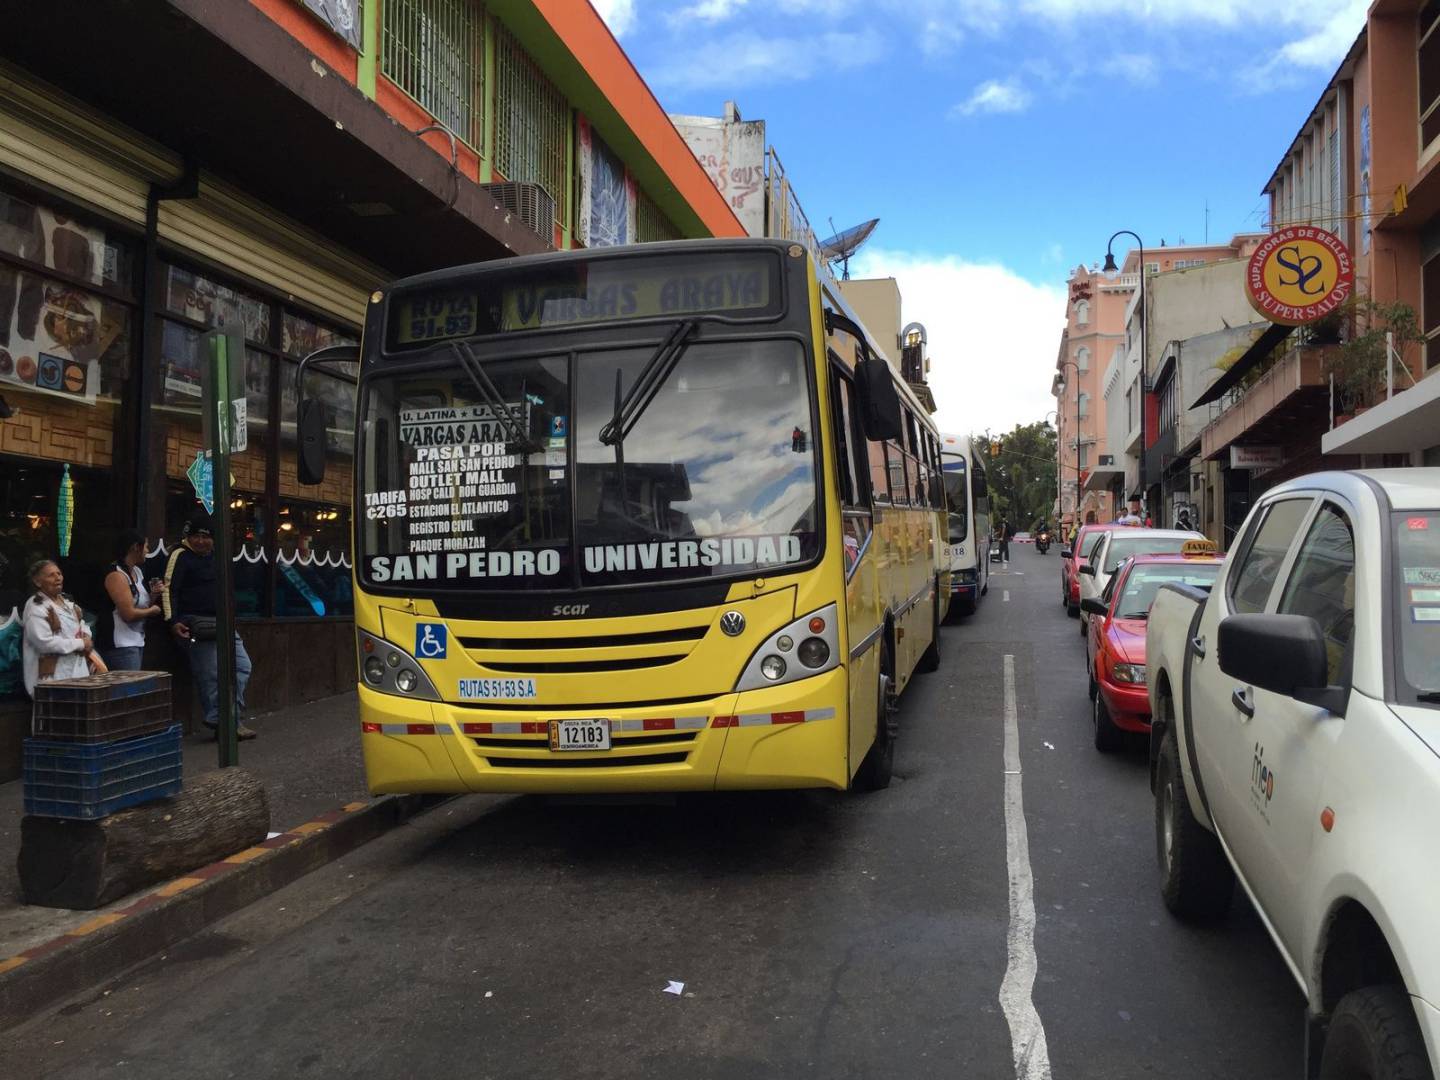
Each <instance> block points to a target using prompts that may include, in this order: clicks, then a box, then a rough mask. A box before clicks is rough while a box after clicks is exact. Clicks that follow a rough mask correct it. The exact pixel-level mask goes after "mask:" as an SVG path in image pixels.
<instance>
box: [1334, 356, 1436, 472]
mask: <svg viewBox="0 0 1440 1080" xmlns="http://www.w3.org/2000/svg"><path fill="white" fill-rule="evenodd" d="M1437 445H1440V376H1435V375H1431V376H1430V377H1429V378H1426V379H1421V380H1420V383H1419V384H1418V385H1417V386H1412V387H1410V388H1409V389H1408V390H1404V391H1402V392H1401V393H1398V394H1396V395H1395V396H1394V397H1393V398H1391V399H1390V400H1389V401H1382V402H1381V403H1380V404H1379V405H1376V406H1375V407H1374V408H1373V409H1370V410H1369V411H1367V412H1365V413H1362V414H1361V415H1360V416H1357V417H1355V419H1353V420H1350V421H1348V422H1346V423H1344V424H1341V425H1340V426H1339V427H1337V428H1336V429H1335V430H1333V431H1329V432H1326V433H1325V434H1324V435H1323V436H1321V438H1320V452H1321V453H1324V454H1403V453H1407V452H1409V451H1411V450H1428V449H1430V448H1431V447H1432V446H1437Z"/></svg>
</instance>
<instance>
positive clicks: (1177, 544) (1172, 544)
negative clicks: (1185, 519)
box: [1077, 525, 1205, 637]
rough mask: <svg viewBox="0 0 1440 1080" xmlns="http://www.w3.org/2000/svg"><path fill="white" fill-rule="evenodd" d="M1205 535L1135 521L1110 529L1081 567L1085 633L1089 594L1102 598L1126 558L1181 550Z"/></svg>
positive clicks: (1094, 597) (1093, 597)
mask: <svg viewBox="0 0 1440 1080" xmlns="http://www.w3.org/2000/svg"><path fill="white" fill-rule="evenodd" d="M1204 539H1205V537H1204V536H1202V535H1201V534H1200V533H1198V532H1193V531H1189V530H1184V529H1142V528H1140V527H1138V526H1135V525H1121V526H1119V527H1117V528H1114V529H1111V530H1109V531H1108V532H1106V533H1105V535H1104V536H1102V537H1101V538H1100V543H1099V544H1098V545H1097V546H1096V548H1095V551H1094V554H1092V555H1091V557H1090V558H1089V559H1088V560H1087V561H1086V563H1085V565H1084V566H1081V567H1080V568H1079V569H1078V571H1077V573H1078V575H1079V580H1080V603H1081V608H1080V634H1081V636H1082V637H1083V636H1084V635H1085V634H1086V633H1087V632H1088V630H1089V619H1090V616H1089V615H1088V614H1086V612H1085V608H1084V602H1085V600H1086V598H1087V597H1089V598H1092V599H1097V598H1099V596H1100V594H1101V593H1102V592H1104V591H1105V586H1106V585H1107V584H1108V583H1109V581H1110V575H1111V574H1113V573H1115V571H1116V570H1117V569H1119V567H1120V564H1121V563H1123V562H1124V561H1125V560H1126V559H1128V558H1130V556H1132V555H1160V554H1165V553H1167V552H1169V553H1177V552H1179V550H1180V549H1181V547H1183V546H1184V545H1185V543H1186V542H1187V541H1189V540H1204Z"/></svg>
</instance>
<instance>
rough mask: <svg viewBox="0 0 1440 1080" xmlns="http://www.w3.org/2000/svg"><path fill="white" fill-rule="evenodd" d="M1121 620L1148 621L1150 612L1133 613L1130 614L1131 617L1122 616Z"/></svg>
mask: <svg viewBox="0 0 1440 1080" xmlns="http://www.w3.org/2000/svg"><path fill="white" fill-rule="evenodd" d="M1120 618H1122V619H1148V618H1150V612H1148V611H1132V612H1130V614H1129V615H1121V616H1120Z"/></svg>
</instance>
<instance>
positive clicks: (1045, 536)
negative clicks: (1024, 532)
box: [1035, 529, 1050, 555]
mask: <svg viewBox="0 0 1440 1080" xmlns="http://www.w3.org/2000/svg"><path fill="white" fill-rule="evenodd" d="M1035 550H1036V551H1038V552H1039V553H1040V554H1041V555H1044V554H1045V553H1046V552H1047V551H1049V550H1050V532H1049V530H1048V529H1042V530H1041V531H1040V532H1039V533H1038V534H1036V536H1035Z"/></svg>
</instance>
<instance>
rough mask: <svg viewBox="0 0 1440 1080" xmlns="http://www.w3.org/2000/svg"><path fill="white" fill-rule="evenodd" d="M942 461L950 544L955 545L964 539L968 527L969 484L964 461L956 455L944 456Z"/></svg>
mask: <svg viewBox="0 0 1440 1080" xmlns="http://www.w3.org/2000/svg"><path fill="white" fill-rule="evenodd" d="M942 461H943V463H944V465H943V472H944V474H945V508H946V509H947V510H948V511H949V512H950V542H951V543H952V544H956V543H960V542H961V541H963V540H964V539H965V534H966V532H967V531H968V525H969V522H968V520H967V519H968V516H969V515H968V509H969V498H968V496H969V490H968V489H969V484H968V482H967V481H968V477H967V473H966V471H965V459H964V458H963V457H961V456H960V455H958V454H944V455H942ZM957 519H958V520H957Z"/></svg>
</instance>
